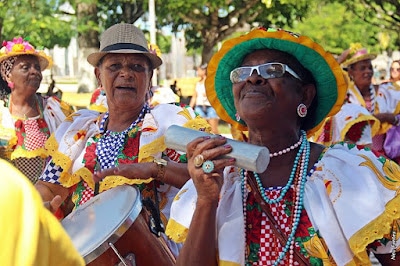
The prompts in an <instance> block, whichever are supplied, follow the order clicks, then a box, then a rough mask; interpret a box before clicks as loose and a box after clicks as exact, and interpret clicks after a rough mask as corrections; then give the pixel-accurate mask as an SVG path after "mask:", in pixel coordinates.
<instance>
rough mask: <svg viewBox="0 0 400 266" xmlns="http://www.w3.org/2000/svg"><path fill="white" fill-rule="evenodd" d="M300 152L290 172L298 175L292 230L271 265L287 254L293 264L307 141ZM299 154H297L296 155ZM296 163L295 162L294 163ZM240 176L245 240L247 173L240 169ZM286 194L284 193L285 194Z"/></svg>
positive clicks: (307, 161)
mask: <svg viewBox="0 0 400 266" xmlns="http://www.w3.org/2000/svg"><path fill="white" fill-rule="evenodd" d="M302 138H303V139H304V138H306V137H305V132H304V131H302ZM300 150H301V152H300V151H299V152H300V154H301V162H300V164H298V159H297V158H298V157H297V156H296V160H295V162H294V165H293V169H294V170H293V169H292V172H293V171H294V172H295V173H296V172H297V173H298V181H297V180H296V181H297V184H294V185H293V186H294V189H295V195H296V196H295V202H294V207H293V213H292V215H291V218H292V229H291V232H290V234H289V236H288V239H287V242H286V244H285V246H284V247H283V248H282V251H281V252H280V253H279V256H278V258H277V260H276V261H275V262H274V263H273V265H275V266H276V265H278V264H279V263H280V262H281V261H282V260H283V259H284V257H285V255H286V254H287V253H288V252H289V265H293V263H294V259H293V254H294V248H295V247H294V245H295V234H296V231H297V227H298V225H299V223H300V214H301V212H302V210H303V201H304V188H305V183H306V180H307V168H308V164H309V158H310V143H309V142H308V141H307V139H305V140H304V141H303V143H302V146H301V148H300ZM298 154H299V153H298ZM296 161H297V162H296ZM298 166H299V170H298V171H297V170H296V169H297V168H298ZM253 174H254V177H255V179H256V181H257V186H258V189H259V191H261V192H264V193H261V196H262V198H263V199H264V201H265V202H267V203H268V204H271V203H270V201H271V200H270V199H269V198H268V197H267V196H266V194H265V188H264V187H263V186H262V183H261V181H260V178H259V176H258V174H257V173H253ZM240 175H241V190H242V201H243V216H244V223H245V225H244V228H245V230H244V235H245V239H246V228H247V227H246V212H247V210H246V199H247V196H246V195H247V193H246V191H247V172H246V171H245V170H244V169H241V171H240ZM289 182H290V183H291V182H293V178H292V180H290V178H289V181H288V184H289ZM288 184H286V186H285V187H287V188H289V187H290V185H288ZM285 193H286V192H285ZM281 194H282V193H281ZM278 198H280V199H279V200H276V199H274V200H273V201H275V202H274V203H277V202H279V201H280V200H281V199H282V198H283V196H282V197H281V196H279V197H278ZM246 250H247V249H246V241H245V253H246V252H247V251H246ZM245 259H246V265H250V264H249V263H248V261H247V254H245Z"/></svg>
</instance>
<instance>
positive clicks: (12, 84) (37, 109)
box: [0, 37, 73, 183]
mask: <svg viewBox="0 0 400 266" xmlns="http://www.w3.org/2000/svg"><path fill="white" fill-rule="evenodd" d="M50 67H51V58H50V57H48V56H47V55H46V54H45V53H44V52H43V51H38V50H36V49H35V48H34V47H33V46H32V45H31V44H30V43H29V42H27V41H24V40H23V39H22V38H21V37H19V38H14V39H13V40H11V41H5V42H4V43H3V46H2V47H1V49H0V73H1V79H0V156H1V158H5V159H7V160H10V161H11V162H12V163H13V164H14V165H15V166H16V167H17V168H18V169H19V170H20V171H21V172H22V173H24V175H25V176H27V177H28V178H29V179H30V180H31V181H32V182H33V183H35V182H36V180H37V179H38V177H39V176H40V174H41V173H42V171H43V169H44V166H45V163H46V159H47V154H46V152H45V149H44V144H45V141H46V140H47V139H48V138H49V137H50V134H51V133H53V132H54V131H55V130H56V128H57V127H58V125H59V124H60V123H61V122H62V121H63V120H64V119H65V118H66V117H67V116H68V115H69V114H71V113H72V112H73V109H72V108H71V106H70V105H68V104H67V103H65V102H63V101H61V100H60V99H58V98H57V97H56V96H50V97H49V96H41V94H39V93H37V91H38V89H39V87H40V83H41V82H42V78H43V76H42V71H43V70H45V69H46V68H50Z"/></svg>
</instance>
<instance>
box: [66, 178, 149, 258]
mask: <svg viewBox="0 0 400 266" xmlns="http://www.w3.org/2000/svg"><path fill="white" fill-rule="evenodd" d="M115 188H116V189H126V188H128V189H133V190H135V191H136V193H137V195H138V196H137V197H136V199H135V202H134V203H133V206H132V208H131V210H130V212H128V214H127V215H126V216H125V218H124V219H121V222H120V223H119V224H117V225H116V226H115V230H114V231H113V232H110V234H109V235H108V236H106V237H105V238H104V241H103V242H102V243H101V244H100V245H98V246H97V247H93V248H92V249H91V250H89V251H87V252H85V253H86V254H82V253H83V252H82V253H81V252H80V254H81V256H82V257H83V259H84V261H85V263H86V264H89V263H90V262H92V261H94V260H95V259H97V258H98V257H100V256H101V255H102V254H103V253H104V252H106V251H107V250H108V249H109V248H110V246H109V244H108V243H112V244H115V243H116V242H117V241H118V240H119V239H120V238H121V237H122V236H123V235H124V234H125V233H126V232H127V231H128V229H129V228H130V226H131V225H132V224H133V223H134V222H135V220H136V219H137V218H138V216H139V214H140V212H141V211H142V201H141V198H140V191H139V189H138V188H137V187H134V186H129V185H121V186H117V187H115ZM111 190H113V189H110V190H107V191H104V192H103V193H107V192H108V191H111ZM103 193H100V194H99V195H102V194H103ZM103 195H104V194H103ZM95 198H96V197H93V198H91V199H90V200H89V201H87V202H86V203H88V204H90V202H91V201H94V200H96V199H95ZM67 217H68V216H67ZM67 217H66V218H67Z"/></svg>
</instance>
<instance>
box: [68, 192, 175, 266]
mask: <svg viewBox="0 0 400 266" xmlns="http://www.w3.org/2000/svg"><path fill="white" fill-rule="evenodd" d="M61 223H62V225H63V227H64V229H65V230H66V232H67V233H68V235H69V236H70V237H71V240H72V242H73V244H74V246H75V247H76V249H77V250H78V252H79V253H80V254H81V255H82V257H83V258H84V260H85V262H86V263H87V265H100V266H101V265H107V266H114V265H116V264H118V263H119V262H120V259H119V257H118V256H117V255H116V254H115V252H114V250H113V249H112V248H111V246H110V243H112V244H113V245H114V247H115V248H116V249H117V250H118V253H119V254H120V255H121V256H122V257H123V258H125V257H126V256H127V255H128V254H131V253H132V254H134V255H135V262H136V266H147V265H150V266H151V265H167V266H169V265H174V264H175V257H174V256H173V254H172V252H171V251H170V250H169V248H168V246H167V243H166V241H165V239H164V238H163V237H157V236H156V235H154V234H153V233H152V232H151V231H150V228H149V212H148V211H147V210H146V209H144V208H142V203H141V200H140V192H139V190H138V189H137V188H136V187H134V186H133V187H132V186H127V185H122V186H117V187H115V188H112V189H110V190H107V191H104V192H102V193H100V194H99V195H97V196H95V197H93V198H92V199H90V200H89V201H87V202H85V203H84V204H82V205H81V206H80V207H79V208H77V209H76V210H74V211H72V212H71V213H70V214H69V215H68V216H67V217H65V218H64V219H63V220H62V222H61Z"/></svg>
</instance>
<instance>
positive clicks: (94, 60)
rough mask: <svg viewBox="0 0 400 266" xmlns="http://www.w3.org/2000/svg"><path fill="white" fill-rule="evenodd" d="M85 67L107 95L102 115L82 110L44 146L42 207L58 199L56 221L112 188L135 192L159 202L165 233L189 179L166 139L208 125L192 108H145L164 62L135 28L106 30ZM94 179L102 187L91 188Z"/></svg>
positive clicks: (40, 185) (182, 159)
mask: <svg viewBox="0 0 400 266" xmlns="http://www.w3.org/2000/svg"><path fill="white" fill-rule="evenodd" d="M87 60H88V62H89V63H90V64H91V65H93V66H94V67H95V69H94V72H95V75H96V77H97V81H98V83H99V86H100V87H101V88H102V89H104V91H105V92H106V95H107V97H106V98H107V107H108V110H107V111H106V112H105V113H99V112H95V111H91V110H80V111H78V112H77V113H75V114H73V115H72V116H70V118H69V119H68V120H66V121H65V122H64V123H62V124H61V125H60V127H59V130H57V131H56V132H55V134H53V135H52V136H51V137H50V139H49V140H48V142H47V147H49V150H50V155H51V157H52V159H51V161H50V162H49V163H48V164H47V167H46V169H45V171H44V172H43V174H42V176H41V177H40V179H39V181H38V183H37V184H36V188H37V189H38V190H39V192H40V193H41V195H42V197H43V199H44V201H52V200H53V199H54V198H55V196H56V195H60V196H61V200H62V201H64V202H65V204H63V206H62V208H58V205H59V201H58V200H57V201H56V202H53V203H54V204H52V206H53V209H55V210H57V215H60V216H61V217H62V216H65V215H67V214H68V213H69V212H70V211H71V210H70V209H66V206H68V205H69V203H71V199H70V198H72V203H73V207H74V208H76V207H78V206H80V205H82V204H84V203H85V202H87V201H88V200H89V199H91V198H92V197H94V196H95V195H96V194H97V193H102V192H103V191H106V190H109V189H111V188H113V187H116V186H119V185H124V184H127V185H141V186H140V188H141V193H142V196H143V197H151V198H152V199H153V200H154V201H155V202H159V208H160V210H161V220H162V222H164V225H165V224H166V221H167V219H168V217H169V206H170V203H171V201H172V199H173V197H174V196H175V194H176V192H177V191H178V187H181V186H182V185H183V184H184V183H185V182H186V181H187V179H188V178H189V177H188V175H187V169H186V164H185V163H184V162H186V156H185V154H181V153H178V152H176V151H174V150H170V149H167V148H166V146H165V143H164V138H163V135H164V132H165V130H166V129H167V128H168V127H169V126H170V125H172V124H177V125H181V126H185V127H190V128H193V129H202V130H206V131H209V130H210V128H209V125H208V124H207V122H206V121H205V120H204V119H201V118H199V117H197V116H196V114H195V113H194V111H193V110H192V109H191V108H182V107H180V106H178V105H174V104H159V105H157V106H156V107H155V108H154V109H151V108H150V107H149V106H148V104H147V101H146V95H147V94H148V91H149V89H150V87H151V79H152V75H153V70H154V69H156V68H157V67H159V66H160V65H161V63H162V60H161V58H159V57H158V56H157V55H155V54H153V53H151V52H150V51H149V50H148V44H147V41H146V39H145V36H144V34H143V32H142V31H141V30H140V29H138V28H137V27H135V26H134V25H132V24H116V25H114V26H111V27H110V28H108V29H107V30H106V31H105V32H104V33H103V34H102V36H101V40H100V50H99V52H95V53H92V54H90V55H89V56H88V58H87ZM182 162H183V163H182ZM93 175H95V177H96V180H97V181H99V180H100V181H99V182H98V183H97V182H96V184H95V182H94V180H93ZM127 177H129V178H127ZM153 181H154V182H153ZM154 188H157V189H156V190H154ZM155 193H156V194H155ZM56 199H57V198H56ZM62 212H63V213H62Z"/></svg>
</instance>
